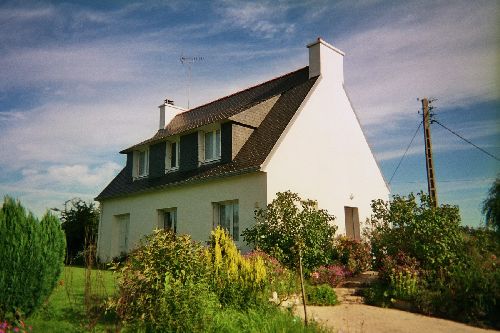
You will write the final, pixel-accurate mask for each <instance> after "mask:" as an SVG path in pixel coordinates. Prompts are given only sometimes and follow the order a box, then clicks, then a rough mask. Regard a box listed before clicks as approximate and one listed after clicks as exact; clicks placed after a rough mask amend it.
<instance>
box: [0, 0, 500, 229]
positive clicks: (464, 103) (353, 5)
mask: <svg viewBox="0 0 500 333" xmlns="http://www.w3.org/2000/svg"><path fill="white" fill-rule="evenodd" d="M498 7H499V5H498V2H496V1H459V0H457V1H404V2H400V1H378V0H364V1H363V0H361V1H342V0H341V1H326V0H302V1H279V0H278V1H272V0H269V1H238V0H220V1H218V0H215V1H186V0H180V1H176V0H174V1H144V2H134V1H85V2H84V1H65V2H62V1H61V2H59V1H57V2H55V1H30V0H26V1H2V2H1V3H0V170H1V171H2V172H0V195H1V196H2V197H3V196H4V195H10V196H13V197H16V198H19V199H20V200H21V202H22V203H23V204H24V205H25V206H27V207H28V208H29V209H30V210H32V211H33V212H34V213H35V214H37V215H41V214H43V213H44V212H45V211H46V209H48V208H53V207H58V208H61V207H62V206H63V204H64V202H65V201H66V200H69V199H71V198H73V197H80V198H82V199H84V200H92V199H93V198H94V197H96V196H97V194H99V192H100V191H101V190H102V189H103V188H104V187H105V186H106V185H107V184H108V183H109V182H110V181H111V180H112V179H113V177H114V176H115V175H116V174H117V173H118V172H119V171H120V170H121V168H122V167H123V166H124V163H125V158H124V156H123V155H120V154H119V153H118V152H119V151H120V150H122V149H124V148H127V147H129V146H131V145H133V144H135V143H137V142H139V141H142V140H144V139H146V138H149V137H151V136H152V135H153V134H154V133H155V132H156V130H157V126H158V117H159V111H158V105H160V104H161V103H162V101H163V100H164V99H165V98H169V99H172V100H174V101H175V103H176V105H179V106H182V107H187V104H188V91H190V93H189V104H190V106H191V107H195V106H197V105H201V104H204V103H206V102H209V101H211V100H214V99H217V98H219V97H222V96H225V95H228V94H231V93H233V92H236V91H239V90H241V89H244V88H247V87H249V86H252V85H255V84H258V83H260V82H263V81H266V80H269V79H272V78H274V77H276V76H280V75H283V74H286V73H288V72H291V71H293V70H296V69H298V68H301V67H304V66H306V65H307V64H308V51H307V48H306V45H307V44H308V43H310V42H312V41H314V40H315V39H316V38H317V37H321V38H323V39H324V40H326V41H327V42H329V43H331V44H333V45H334V46H336V47H337V48H339V49H341V50H342V51H344V52H345V53H346V55H345V57H344V77H345V86H346V89H347V90H348V92H349V96H350V98H351V100H352V103H353V105H354V108H355V110H356V112H357V115H358V117H359V119H360V122H361V124H362V127H363V129H364V131H365V134H366V136H367V140H368V142H369V144H370V146H371V148H372V150H373V153H374V155H375V158H376V159H377V161H378V163H379V165H380V167H381V169H382V172H383V174H384V177H385V179H386V181H387V182H389V180H391V178H392V180H391V182H390V188H391V192H392V194H402V195H406V194H408V193H410V192H419V191H421V190H422V191H426V190H427V183H426V170H425V157H424V143H423V132H422V129H421V128H420V130H419V131H418V133H417V135H416V137H415V139H414V141H413V143H412V145H411V146H410V148H409V149H408V152H407V154H406V156H405V158H404V159H403V160H402V162H401V164H400V166H399V168H398V169H397V172H396V173H394V171H395V170H396V167H397V165H398V163H399V162H400V161H401V157H402V156H403V155H404V153H405V150H406V148H407V146H408V144H409V143H410V140H411V138H412V136H413V135H414V133H415V131H416V130H417V127H418V126H419V123H420V121H421V118H422V116H421V115H420V114H419V113H418V111H419V110H420V108H421V104H420V102H419V101H418V100H417V99H418V98H423V97H429V98H435V99H436V101H434V102H433V105H434V107H435V109H434V110H433V111H434V112H435V119H436V120H438V121H439V122H440V123H441V124H443V125H445V126H446V127H448V128H449V129H451V130H453V131H455V132H456V133H458V134H460V135H461V136H462V137H464V138H466V139H468V140H470V141H471V142H473V143H474V144H476V145H477V146H479V147H481V148H483V149H485V150H486V151H488V152H489V153H491V154H492V155H494V156H496V157H497V158H499V157H500V135H499V134H500V112H499V107H500V89H499V87H498V83H499V81H500V67H499V60H500V57H499V56H498V54H499V36H500V30H499V28H498V18H499V17H500V16H499V11H498ZM181 56H184V57H201V58H202V59H201V60H199V61H196V62H195V63H193V64H192V65H191V80H189V79H188V77H189V73H188V71H189V70H188V67H187V66H186V65H185V64H184V65H183V64H182V63H181V62H180V57H181ZM188 86H189V87H190V89H188ZM431 130H432V141H433V149H434V164H435V170H436V179H437V192H438V199H439V203H442V204H451V205H458V206H459V207H460V212H461V216H462V223H463V224H467V225H471V226H478V225H480V224H481V223H483V222H484V218H483V216H482V215H481V204H482V201H483V200H484V199H485V198H486V195H487V192H488V189H489V187H490V186H491V184H492V183H493V182H494V180H495V178H496V177H497V175H498V174H499V172H500V162H499V161H498V160H496V159H494V158H492V157H490V156H488V155H487V154H485V153H483V152H481V151H480V150H478V149H477V148H475V147H473V146H471V145H470V144H468V143H466V142H464V141H462V140H461V139H459V138H457V137H456V136H454V135H453V134H451V133H450V132H449V131H447V130H445V129H444V128H442V127H440V126H439V125H438V124H433V125H432V127H431Z"/></svg>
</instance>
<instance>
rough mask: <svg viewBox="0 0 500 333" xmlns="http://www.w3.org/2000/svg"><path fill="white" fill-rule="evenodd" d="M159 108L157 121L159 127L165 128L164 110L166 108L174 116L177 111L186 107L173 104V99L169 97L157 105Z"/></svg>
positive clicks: (182, 110)
mask: <svg viewBox="0 0 500 333" xmlns="http://www.w3.org/2000/svg"><path fill="white" fill-rule="evenodd" d="M159 108H160V123H159V126H158V127H159V129H161V130H162V129H165V110H166V109H168V110H169V111H170V112H171V115H173V116H175V115H177V114H178V113H181V112H184V111H186V109H183V108H181V107H179V106H176V105H174V101H172V100H170V99H166V100H165V101H164V102H163V104H162V105H160V106H159Z"/></svg>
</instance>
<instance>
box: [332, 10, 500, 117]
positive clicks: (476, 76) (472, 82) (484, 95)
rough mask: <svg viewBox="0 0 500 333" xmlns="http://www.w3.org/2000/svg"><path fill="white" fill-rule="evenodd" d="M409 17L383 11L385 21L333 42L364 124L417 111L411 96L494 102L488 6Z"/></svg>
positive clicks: (451, 102)
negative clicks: (342, 53)
mask: <svg viewBox="0 0 500 333" xmlns="http://www.w3.org/2000/svg"><path fill="white" fill-rule="evenodd" d="M407 12H408V9H407V8H405V7H404V6H400V7H396V8H393V9H389V10H388V13H387V17H384V18H383V19H384V21H383V22H381V21H374V22H373V23H372V24H371V25H370V26H369V27H368V28H366V29H365V30H364V31H360V32H357V33H355V34H354V35H347V36H344V37H343V38H342V39H341V40H340V41H339V42H338V46H339V47H340V48H342V49H344V50H346V51H347V55H346V57H345V61H346V70H345V72H346V81H347V87H348V89H349V91H350V93H351V95H352V97H353V100H354V103H355V105H356V106H357V109H358V111H359V112H360V116H361V118H362V120H363V123H365V124H380V123H382V122H385V120H386V119H387V117H392V119H393V120H398V119H401V118H402V117H404V116H405V115H408V114H410V113H411V112H412V111H413V110H416V109H418V107H419V105H418V103H417V101H416V98H417V97H437V98H439V102H440V104H442V105H443V106H458V105H460V106H466V105H470V104H473V103H476V102H478V101H485V100H492V99H496V98H498V97H499V96H500V95H499V91H500V90H499V89H498V80H497V76H496V73H497V71H498V70H495V69H498V64H499V63H498V57H497V54H498V39H497V37H496V34H495V32H496V29H495V27H494V25H495V22H496V21H495V19H496V14H495V13H496V5H495V4H494V3H493V2H483V3H481V5H477V4H475V3H471V2H467V3H457V4H456V5H455V6H449V5H447V4H441V6H433V7H429V8H428V10H427V11H426V14H425V15H421V13H420V12H415V13H413V14H408V15H404V13H407ZM388 17H390V18H391V19H390V21H388ZM396 92H397V93H396Z"/></svg>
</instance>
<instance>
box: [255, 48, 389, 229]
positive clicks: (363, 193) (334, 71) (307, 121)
mask: <svg viewBox="0 0 500 333" xmlns="http://www.w3.org/2000/svg"><path fill="white" fill-rule="evenodd" d="M321 47H322V50H321V71H322V74H321V76H320V78H319V79H318V81H316V84H315V86H314V87H313V89H311V91H310V93H309V95H308V97H307V98H306V100H305V101H304V102H303V103H302V105H301V108H300V109H299V110H298V112H297V114H296V116H295V117H294V119H292V121H291V122H290V124H289V125H288V127H287V130H286V131H285V132H284V133H283V134H282V136H281V138H280V140H279V141H278V143H277V145H276V146H275V147H274V150H273V153H272V154H271V155H270V157H268V160H267V161H266V163H265V164H264V168H263V171H265V172H267V179H268V182H267V198H268V201H271V200H272V199H273V198H274V197H275V194H276V192H282V191H286V190H291V191H293V192H297V193H299V194H300V195H301V197H302V198H308V199H315V200H318V204H319V207H320V208H324V209H327V210H328V212H329V213H330V214H333V215H335V217H336V220H335V222H336V225H338V226H339V229H338V233H339V232H340V233H345V219H344V206H351V207H358V208H359V217H360V222H361V223H363V222H364V221H365V220H366V218H367V217H370V215H371V208H370V204H371V200H373V199H378V198H382V199H385V200H387V199H388V195H389V190H388V188H387V186H386V184H385V181H384V179H383V176H382V174H381V172H380V169H379V168H378V165H377V163H376V161H375V158H374V157H373V155H372V152H371V150H370V148H369V146H368V143H367V142H366V139H365V137H364V135H363V132H362V130H361V127H360V125H359V123H358V120H357V118H356V115H355V113H354V111H353V110H352V107H351V105H350V102H349V100H348V98H347V95H346V93H345V91H344V88H343V77H342V70H341V66H342V57H343V54H342V53H339V52H337V51H335V50H332V49H329V48H327V47H325V46H323V45H321ZM313 51H314V52H316V53H318V52H317V51H318V50H317V49H315V50H314V49H313ZM325 62H326V63H325ZM339 66H340V67H339ZM326 70H327V72H325V71H326Z"/></svg>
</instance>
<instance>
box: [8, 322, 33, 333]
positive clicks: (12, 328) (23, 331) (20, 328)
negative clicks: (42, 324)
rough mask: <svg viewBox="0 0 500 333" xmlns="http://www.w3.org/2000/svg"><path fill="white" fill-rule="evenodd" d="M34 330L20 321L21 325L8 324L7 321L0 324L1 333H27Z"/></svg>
mask: <svg viewBox="0 0 500 333" xmlns="http://www.w3.org/2000/svg"><path fill="white" fill-rule="evenodd" d="M32 330H33V328H32V327H31V326H26V324H25V323H24V321H22V320H20V321H19V323H14V324H12V323H8V322H7V321H4V322H0V333H11V332H19V333H27V332H31V331H32Z"/></svg>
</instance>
